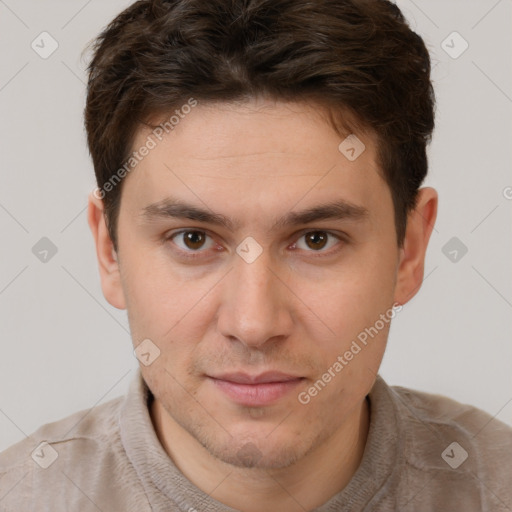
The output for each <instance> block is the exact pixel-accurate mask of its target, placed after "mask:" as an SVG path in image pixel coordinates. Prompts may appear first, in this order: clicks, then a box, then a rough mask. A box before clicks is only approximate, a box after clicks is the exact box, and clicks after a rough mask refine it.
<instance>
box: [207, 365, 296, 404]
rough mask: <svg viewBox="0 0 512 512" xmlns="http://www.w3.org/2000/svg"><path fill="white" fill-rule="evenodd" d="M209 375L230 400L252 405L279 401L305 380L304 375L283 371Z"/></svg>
mask: <svg viewBox="0 0 512 512" xmlns="http://www.w3.org/2000/svg"><path fill="white" fill-rule="evenodd" d="M207 377H208V379H209V380H210V381H211V382H212V383H213V384H214V385H215V386H216V388H217V389H218V390H220V391H221V392H222V393H223V394H224V395H225V396H227V397H228V398H229V399H230V400H232V401H233V402H235V403H237V404H239V405H245V406H250V407H255V406H264V405H270V404H272V403H274V402H277V401H278V400H279V399H280V398H283V397H285V396H286V395H288V394H289V393H291V392H292V391H293V390H294V389H295V388H296V387H297V386H299V385H300V384H301V383H302V381H303V380H304V377H299V376H295V375H290V374H286V373H281V372H265V373H262V374H259V375H250V374H247V373H241V372H237V373H226V374H222V375H217V376H210V375H208V376H207Z"/></svg>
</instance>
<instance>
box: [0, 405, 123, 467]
mask: <svg viewBox="0 0 512 512" xmlns="http://www.w3.org/2000/svg"><path fill="white" fill-rule="evenodd" d="M122 400H123V397H117V398H115V399H113V400H110V401H108V402H106V403H103V404H101V405H98V406H96V407H91V408H88V409H83V410H81V411H77V412H75V413H73V414H70V415H69V416H66V417H65V418H62V419H59V420H57V421H54V422H51V423H46V424H44V425H41V426H40V427H39V428H38V429H37V430H36V431H34V432H33V433H32V434H30V435H29V436H28V437H26V438H25V439H23V440H21V441H19V442H18V443H16V444H14V445H12V446H10V447H9V448H7V449H6V450H4V451H3V452H1V453H0V473H2V472H5V471H8V470H9V469H12V468H15V467H29V466H31V465H32V463H34V458H36V460H37V456H36V454H33V453H32V452H33V451H34V450H35V449H36V448H37V447H38V446H39V444H40V443H47V444H49V445H50V446H51V447H53V450H59V451H62V452H66V454H67V455H69V454H70V452H73V450H77V449H79V446H80V445H84V444H94V445H101V444H104V443H106V442H109V441H111V437H112V435H113V434H114V433H115V431H116V430H117V422H118V415H119V408H120V405H121V402H122ZM53 450H49V452H48V453H50V452H53ZM43 453H44V450H43ZM39 454H40V455H41V453H39ZM40 462H41V464H43V465H44V464H47V463H48V461H43V460H40ZM41 464H39V465H41Z"/></svg>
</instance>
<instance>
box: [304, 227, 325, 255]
mask: <svg viewBox="0 0 512 512" xmlns="http://www.w3.org/2000/svg"><path fill="white" fill-rule="evenodd" d="M305 239H306V244H307V246H308V247H309V248H311V249H315V250H316V249H323V248H324V247H325V245H326V244H327V236H326V233H324V232H323V231H312V232H311V233H307V234H306V235H305Z"/></svg>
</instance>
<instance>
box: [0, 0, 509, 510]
mask: <svg viewBox="0 0 512 512" xmlns="http://www.w3.org/2000/svg"><path fill="white" fill-rule="evenodd" d="M89 71H90V75H89V83H88V97H87V105H86V110H85V122H86V129H87V134H88V143H89V148H90V151H91V154H92V158H93V163H94V168H95V172H96V178H97V182H98V188H97V189H96V190H95V191H94V193H92V194H91V196H90V198H89V213H88V219H89V225H90V227H91V230H92V234H93V236H94V240H95V243H96V249H97V256H98V263H99V269H100V276H101V283H102V289H103V293H104V295H105V297H106V299H107V300H108V301H109V303H110V304H112V305H113V306H115V307H117V308H120V309H126V310H127V313H128V318H129V323H130V329H131V334H132V338H133V345H134V350H135V354H136V355H137V357H138V359H139V361H140V373H139V374H138V375H137V376H136V378H135V379H134V380H133V382H132V384H131V387H130V391H129V393H128V394H127V395H126V396H125V397H120V398H117V399H115V400H112V401H110V402H108V403H105V404H102V405H100V406H98V407H95V408H93V409H91V410H88V411H81V412H79V413H76V414H74V415H72V416H70V417H68V418H65V419H62V420H60V421H57V422H55V423H52V424H48V425H44V426H42V427H41V428H40V429H39V430H37V431H36V432H35V433H34V434H32V435H31V436H30V437H29V438H28V439H25V440H24V441H22V442H20V443H18V444H16V445H14V446H12V447H11V448H9V449H8V450H6V451H5V452H3V454H2V455H1V456H0V485H1V487H2V494H1V495H0V496H4V495H5V497H4V498H3V499H2V501H0V507H1V508H2V510H38V511H41V510H52V511H64V510H80V511H88V510H102V511H134V512H135V511H137V512H145V511H151V510H152V511H164V510H165V511H182V512H186V511H188V512H192V511H198V512H202V511H228V510H242V511H244V512H260V511H268V510H271V511H279V512H295V511H311V510H317V511H321V512H327V511H362V510H364V511H380V512H382V511H395V510H400V511H409V510H410V511H440V510H450V511H459V510H460V511H465V512H467V511H477V510H478V511H480V510H493V511H494V510H503V511H505V510H512V459H511V455H512V429H511V428H510V427H508V426H506V425H505V424H503V423H501V422H500V421H498V420H496V419H493V418H491V417H490V416H489V415H488V414H486V413H484V412H483V411H480V410H478V409H475V408H473V407H471V406H468V405H462V404H459V403H457V402H455V401H453V400H450V399H448V398H444V397H441V396H435V395H429V394H426V393H421V392H417V391H412V390H408V389H404V388H398V387H394V388H392V387H389V386H388V385H387V384H386V383H385V382H384V380H383V379H382V378H381V377H380V376H378V370H379V366H380V363H381V360H382V357H383V354H384V350H385V346H386V341H387V337H388V334H389V328H390V324H391V320H392V319H393V318H394V317H395V316H396V315H397V314H398V313H399V312H400V310H401V307H402V305H403V304H405V303H406V302H407V301H409V300H410V299H411V298H412V297H413V296H414V295H415V294H416V293H417V291H418V290H419V288H420V286H421V283H422V279H423V270H424V259H425V252H426V249H427V245H428V241H429V237H430V234H431V231H432V229H433V225H434V222H435V218H436V212H437V193H436V191H435V190H434V189H432V188H427V187H424V188H420V186H421V184H422V182H423V180H424V178H425V175H426V172H427V167H428V166H427V158H426V145H427V143H428V142H429V141H430V137H431V134H432V130H433V127H434V95H433V91H432V85H431V81H430V60H429V56H428V52H427V50H426V48H425V45H424V43H423V41H422V40H421V38H419V37H418V36H417V35H416V34H415V33H414V32H412V31H411V30H410V28H409V27H408V25H407V23H406V22H405V20H404V18H403V17H402V15H401V13H400V11H399V9H398V8H397V7H396V6H395V5H393V4H392V3H390V2H387V1H384V0H371V1H363V0H338V1H336V2H332V1H328V0H315V1H311V0H258V1H252V0H245V1H244V0H210V1H208V2H204V1H201V0H172V1H163V0H155V1H149V0H142V1H139V2H136V3H135V4H133V5H132V6H131V7H129V8H128V9H127V10H126V11H124V12H123V13H121V14H120V15H119V16H118V17H117V18H116V19H115V20H114V21H113V22H112V23H111V24H110V25H109V26H108V27H107V29H106V30H105V31H104V32H103V33H102V34H101V35H100V37H99V38H98V40H97V42H96V45H95V54H94V58H93V60H92V62H91V65H90V68H89ZM412 342H413V341H412Z"/></svg>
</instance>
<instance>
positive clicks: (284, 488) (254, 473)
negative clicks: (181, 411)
mask: <svg viewBox="0 0 512 512" xmlns="http://www.w3.org/2000/svg"><path fill="white" fill-rule="evenodd" d="M369 416H370V409H369V404H368V401H367V400H366V399H365V400H363V401H362V402H361V403H360V404H358V406H357V407H355V408H354V410H353V411H352V412H351V413H350V414H349V416H348V417H347V419H346V421H345V422H344V424H343V425H342V427H341V428H340V429H338V430H337V431H336V432H335V433H334V434H333V435H332V436H331V437H330V438H328V439H327V440H326V441H325V442H324V443H323V444H321V445H320V446H318V447H316V448H315V450H313V451H311V452H309V453H308V454H307V455H306V456H304V457H303V458H302V459H301V460H299V461H297V462H296V463H295V464H293V465H292V466H288V467H285V468H277V469H274V468H273V469H267V468H250V469H246V468H239V467H235V466H232V465H229V464H226V463H224V462H223V461H221V460H219V459H217V458H215V457H213V456H212V455H211V454H210V452H208V451H207V450H206V449H205V448H204V447H203V446H202V445H200V444H199V443H198V442H197V440H196V439H195V438H194V437H192V436H191V435H190V434H189V433H188V432H187V431H186V430H184V429H183V428H182V427H181V426H180V425H178V424H177V423H176V422H175V421H174V420H173V419H172V418H171V417H170V416H169V414H168V413H167V412H166V411H165V409H163V407H162V405H161V404H160V402H159V401H157V400H156V399H155V400H154V401H153V403H152V404H151V417H152V420H153V425H154V427H155V431H156V433H157V436H158V438H159V440H160V442H161V444H162V446H163V447H164V449H165V451H166V452H167V454H168V455H169V456H170V458H171V459H172V460H173V462H174V464H175V465H176V466H177V468H178V469H179V470H180V471H181V472H182V473H183V474H184V475H185V477H187V478H188V479H189V480H190V481H191V482H192V483H193V484H194V485H195V486H197V487H198V488H199V489H201V490H202V491H203V492H205V493H207V494H208V495H210V496H211V497H212V498H213V499H215V500H217V501H219V502H221V503H223V504H225V505H227V506H229V507H232V508H234V509H237V510H244V511H245V512H261V511H262V510H279V511H282V512H304V510H311V509H314V508H317V507H319V506H320V505H322V504H324V503H325V502H326V501H328V500H329V499H330V498H331V497H333V496H334V495H335V494H337V493H339V492H340V491H341V490H342V489H344V488H345V487H346V485H347V484H348V483H349V481H350V479H351V478H352V477H353V475H354V473H355V472H356V470H357V468H358V466H359V464H360V462H361V459H362V457H363V452H364V448H365V445H366V440H367V436H368V429H369V423H370V418H369Z"/></svg>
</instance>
